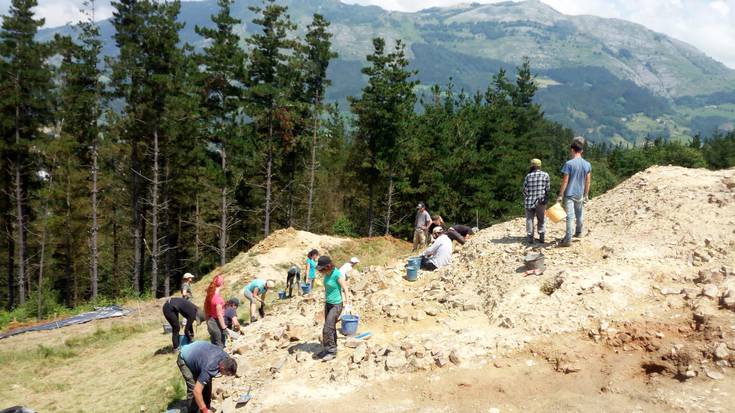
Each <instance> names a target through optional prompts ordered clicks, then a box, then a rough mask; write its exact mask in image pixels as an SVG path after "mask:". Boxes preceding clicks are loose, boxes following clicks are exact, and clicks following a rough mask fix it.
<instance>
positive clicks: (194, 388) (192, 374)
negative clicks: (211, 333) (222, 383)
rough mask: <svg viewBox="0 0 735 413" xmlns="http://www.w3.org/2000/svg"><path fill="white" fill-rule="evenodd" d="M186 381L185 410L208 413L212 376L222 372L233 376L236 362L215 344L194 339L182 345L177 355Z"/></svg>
mask: <svg viewBox="0 0 735 413" xmlns="http://www.w3.org/2000/svg"><path fill="white" fill-rule="evenodd" d="M176 364H177V365H178V366H179V370H180V371H181V375H182V376H184V381H185V382H186V403H187V406H188V408H187V411H188V412H190V413H195V412H200V413H209V408H210V407H211V406H210V404H211V402H212V380H213V379H214V378H215V377H217V376H219V375H220V374H224V375H225V376H234V375H235V373H237V362H236V361H235V360H234V359H232V358H231V357H230V356H228V355H227V353H225V352H224V350H222V348H220V347H219V346H217V345H214V344H212V343H210V342H208V341H195V342H193V343H191V344H189V345H188V346H184V347H183V348H182V349H181V351H180V352H179V357H178V359H176Z"/></svg>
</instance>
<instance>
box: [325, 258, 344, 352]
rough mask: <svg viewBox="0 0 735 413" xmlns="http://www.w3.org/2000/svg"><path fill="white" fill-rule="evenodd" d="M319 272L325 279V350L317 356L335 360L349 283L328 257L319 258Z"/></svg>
mask: <svg viewBox="0 0 735 413" xmlns="http://www.w3.org/2000/svg"><path fill="white" fill-rule="evenodd" d="M317 270H318V271H319V272H320V273H321V274H322V276H323V277H324V296H325V300H324V301H325V304H324V328H323V329H322V345H323V346H324V350H323V351H321V352H320V353H319V354H317V358H320V359H322V361H329V360H333V359H334V358H335V357H337V320H339V317H340V315H341V314H342V310H343V309H344V308H345V306H346V307H347V308H349V306H347V302H348V300H347V298H348V289H347V281H346V280H345V277H344V275H342V274H341V273H340V272H339V270H338V269H337V268H335V267H334V264H333V263H332V259H331V258H329V257H328V256H326V255H323V256H321V257H319V261H318V262H317Z"/></svg>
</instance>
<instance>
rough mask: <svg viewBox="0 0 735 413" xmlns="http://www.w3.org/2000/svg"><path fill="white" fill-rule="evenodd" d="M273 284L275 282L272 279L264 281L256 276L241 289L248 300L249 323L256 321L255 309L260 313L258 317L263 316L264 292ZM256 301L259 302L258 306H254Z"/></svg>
mask: <svg viewBox="0 0 735 413" xmlns="http://www.w3.org/2000/svg"><path fill="white" fill-rule="evenodd" d="M275 286H276V283H275V281H273V280H267V281H266V280H264V279H262V278H256V279H254V280H253V281H250V283H249V284H248V285H246V286H245V288H243V289H242V294H243V295H244V296H245V298H247V299H248V301H250V322H251V323H254V322H256V321H258V316H256V315H255V311H256V310H257V311H258V314H260V318H263V317H265V293H267V292H268V290H270V289H273V288H274V287H275ZM256 301H257V302H258V303H259V304H260V307H257V306H256Z"/></svg>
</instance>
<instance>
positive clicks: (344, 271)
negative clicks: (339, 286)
mask: <svg viewBox="0 0 735 413" xmlns="http://www.w3.org/2000/svg"><path fill="white" fill-rule="evenodd" d="M350 271H352V263H351V262H349V261H348V262H346V263H344V265H343V266H341V267H340V268H339V272H340V273H341V274H342V275H344V276H345V279H347V278H350Z"/></svg>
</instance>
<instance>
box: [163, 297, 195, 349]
mask: <svg viewBox="0 0 735 413" xmlns="http://www.w3.org/2000/svg"><path fill="white" fill-rule="evenodd" d="M162 310H163V316H164V317H165V318H166V321H168V323H169V324H170V325H171V341H172V344H173V351H174V352H176V351H179V344H180V343H179V331H180V330H181V325H180V324H179V316H183V317H184V319H185V320H186V326H184V337H186V341H187V342H188V343H191V342H192V341H194V321H198V322H199V323H201V322H203V321H204V313H203V312H202V311H201V310H199V307H197V306H196V305H195V304H194V303H192V302H191V301H189V300H187V299H185V298H181V297H171V298H169V299H168V300H166V302H165V303H163V307H162Z"/></svg>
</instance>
